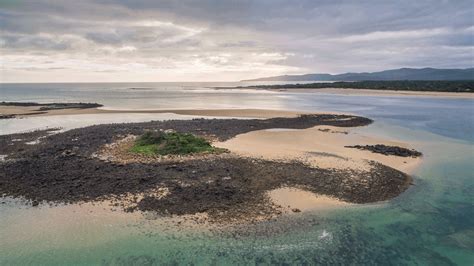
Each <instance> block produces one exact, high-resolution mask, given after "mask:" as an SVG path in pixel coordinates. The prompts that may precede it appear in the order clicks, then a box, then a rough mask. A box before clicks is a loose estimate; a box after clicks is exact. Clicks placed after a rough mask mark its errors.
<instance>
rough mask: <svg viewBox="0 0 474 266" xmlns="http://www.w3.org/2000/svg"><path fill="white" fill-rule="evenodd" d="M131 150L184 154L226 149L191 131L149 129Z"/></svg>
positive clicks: (214, 151) (162, 153)
mask: <svg viewBox="0 0 474 266" xmlns="http://www.w3.org/2000/svg"><path fill="white" fill-rule="evenodd" d="M130 151H131V152H135V153H141V154H146V155H155V154H158V155H169V154H175V155H184V154H194V153H222V152H225V151H226V150H225V149H221V148H215V147H212V146H211V144H210V143H209V142H208V141H207V140H205V139H203V138H201V137H197V136H195V135H193V134H189V133H176V132H172V133H165V132H156V131H148V132H146V133H145V134H143V135H142V136H140V137H139V138H138V139H137V140H136V141H135V144H134V145H133V147H132V148H131V149H130Z"/></svg>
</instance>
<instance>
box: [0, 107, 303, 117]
mask: <svg viewBox="0 0 474 266" xmlns="http://www.w3.org/2000/svg"><path fill="white" fill-rule="evenodd" d="M38 109H39V108H38V106H28V107H24V106H1V105H0V115H15V116H16V117H20V118H21V117H26V116H28V117H31V116H32V117H34V116H52V115H77V114H123V113H127V114H162V113H173V114H178V115H196V116H219V117H248V118H272V117H296V116H298V115H301V114H303V113H304V112H297V111H281V110H268V109H155V110H111V109H110V110H109V109H102V108H89V109H79V108H73V109H59V110H47V111H39V110H38ZM306 113H307V112H306Z"/></svg>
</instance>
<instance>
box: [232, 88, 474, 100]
mask: <svg viewBox="0 0 474 266" xmlns="http://www.w3.org/2000/svg"><path fill="white" fill-rule="evenodd" d="M233 89H237V88H233ZM246 89H254V90H266V91H273V92H295V93H328V94H340V95H354V96H397V97H404V96H406V97H440V98H466V99H474V93H467V92H433V91H426V92H425V91H401V90H369V89H340V88H324V89H298V88H278V89H271V88H258V87H256V88H246Z"/></svg>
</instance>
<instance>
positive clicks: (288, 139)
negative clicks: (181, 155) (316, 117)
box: [215, 126, 421, 173]
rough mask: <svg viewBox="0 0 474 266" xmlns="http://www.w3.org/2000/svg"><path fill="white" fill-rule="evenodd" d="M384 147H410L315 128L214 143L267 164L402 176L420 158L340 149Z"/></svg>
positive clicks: (255, 134) (273, 131)
mask: <svg viewBox="0 0 474 266" xmlns="http://www.w3.org/2000/svg"><path fill="white" fill-rule="evenodd" d="M356 143H363V144H364V145H374V144H385V145H390V146H399V147H404V148H409V146H410V144H408V143H401V142H396V141H391V140H388V139H382V138H376V137H373V136H367V135H363V134H361V133H357V132H354V128H338V127H332V126H316V127H312V128H308V129H301V130H299V129H268V130H260V131H252V132H249V133H245V134H241V135H237V136H236V137H235V138H232V139H230V140H228V141H225V142H219V143H215V145H216V146H217V147H221V148H226V149H229V150H230V151H232V152H234V153H237V154H240V155H242V156H250V157H256V158H263V159H268V160H283V161H292V160H301V161H303V162H305V163H308V164H310V165H312V166H313V167H319V168H333V169H356V170H368V169H369V168H370V165H369V164H368V162H369V161H377V162H379V163H382V164H385V165H388V166H390V167H393V168H395V169H397V170H400V171H402V172H406V173H411V172H412V171H413V170H414V169H416V167H417V166H418V165H419V163H420V162H421V158H419V157H418V158H412V157H399V156H388V155H383V154H377V153H373V152H370V151H363V150H357V149H349V148H346V147H344V146H350V145H354V144H356ZM411 145H413V144H411Z"/></svg>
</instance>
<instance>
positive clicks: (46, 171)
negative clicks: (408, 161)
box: [0, 114, 411, 221]
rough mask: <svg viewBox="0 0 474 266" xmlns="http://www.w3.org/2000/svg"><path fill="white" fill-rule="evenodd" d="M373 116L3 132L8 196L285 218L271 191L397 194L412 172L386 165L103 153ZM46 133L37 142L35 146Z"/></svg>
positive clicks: (363, 199) (356, 198)
mask: <svg viewBox="0 0 474 266" xmlns="http://www.w3.org/2000/svg"><path fill="white" fill-rule="evenodd" d="M370 123H372V120H370V119H368V118H364V117H359V116H351V115H326V114H318V115H301V116H299V117H294V118H271V119H264V120H262V119H249V120H239V119H193V120H169V121H152V122H146V123H125V124H107V125H96V126H90V127H85V128H78V129H73V130H69V131H65V132H61V133H57V134H51V129H50V130H45V131H35V132H29V133H22V134H11V135H2V136H0V146H1V147H5V149H4V150H3V151H2V153H3V154H4V155H6V158H5V159H4V160H3V161H2V162H1V163H0V193H1V194H2V195H3V196H11V197H20V198H24V199H27V200H29V201H31V203H32V204H33V205H38V204H39V203H42V202H48V203H80V202H88V201H101V200H112V201H114V202H115V203H116V205H120V206H122V207H123V208H124V209H125V210H127V211H138V210H139V211H154V212H157V213H158V214H160V215H185V214H197V213H207V214H208V215H209V217H210V218H211V219H213V220H216V221H217V220H221V221H222V220H228V219H235V218H236V217H241V218H242V219H244V218H245V219H252V218H253V217H261V216H264V217H270V216H274V215H278V214H279V210H278V206H274V205H273V204H272V203H271V202H270V200H269V199H268V197H267V196H266V193H267V192H268V191H270V190H272V189H277V188H280V187H285V186H291V187H300V188H304V189H305V190H308V191H311V192H314V193H318V194H322V195H327V196H332V197H335V198H338V199H341V200H344V201H347V202H353V203H370V202H377V201H383V200H387V199H391V198H394V197H396V196H397V195H399V194H400V193H402V192H403V191H405V190H406V189H407V188H408V187H409V186H410V184H411V178H410V176H408V175H407V174H405V173H403V172H400V171H398V170H395V169H393V168H391V167H388V166H385V165H383V164H380V163H377V162H370V165H371V169H370V170H369V171H367V170H355V169H343V170H339V169H323V168H315V167H311V166H308V165H306V164H304V163H302V162H298V161H290V162H281V161H269V160H262V159H255V158H248V157H239V156H236V155H233V154H232V153H216V154H212V153H211V154H207V155H206V156H193V155H191V156H187V157H186V156H171V157H168V159H167V160H160V161H153V160H150V161H146V162H145V161H144V162H140V161H132V162H128V163H124V162H117V161H113V160H107V159H103V158H100V157H98V156H97V153H98V152H100V151H101V150H102V149H103V148H104V147H105V146H107V145H111V144H113V143H116V142H118V141H120V140H122V139H124V138H126V137H127V136H130V135H133V136H140V135H143V134H144V133H146V132H149V131H172V132H180V133H184V134H193V135H195V136H199V137H202V138H205V139H207V140H218V141H224V140H228V139H230V138H232V137H234V136H236V135H238V134H242V133H246V132H250V131H254V130H262V129H271V128H291V129H305V128H310V127H314V126H318V125H327V126H336V127H357V126H365V125H368V124H370ZM38 138H41V141H40V142H39V143H37V144H35V145H29V144H27V142H29V141H32V140H35V139H38Z"/></svg>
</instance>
